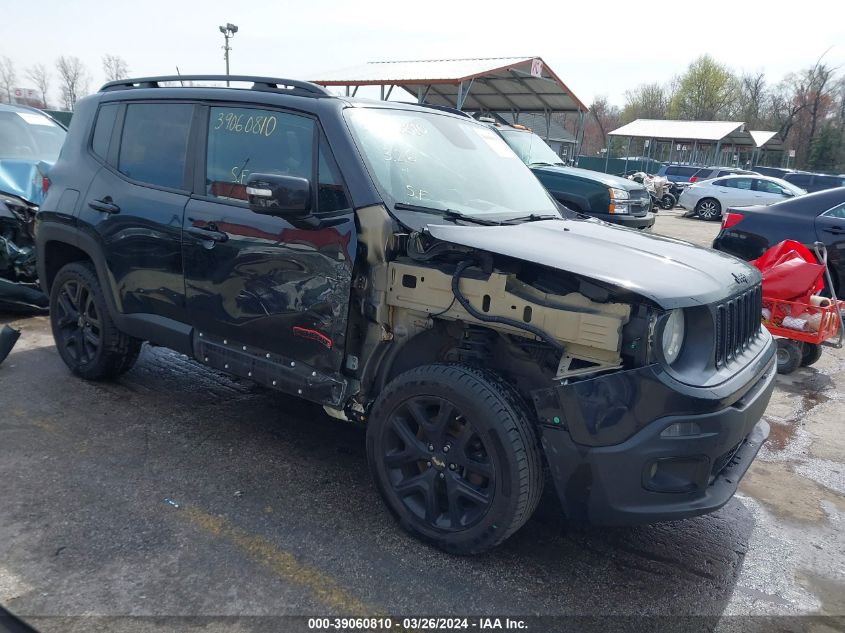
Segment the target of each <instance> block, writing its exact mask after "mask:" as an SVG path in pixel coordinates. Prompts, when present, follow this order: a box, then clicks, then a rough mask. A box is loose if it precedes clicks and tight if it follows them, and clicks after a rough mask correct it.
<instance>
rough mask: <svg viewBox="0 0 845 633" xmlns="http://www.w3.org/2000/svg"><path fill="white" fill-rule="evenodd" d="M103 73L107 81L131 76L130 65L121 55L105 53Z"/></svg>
mask: <svg viewBox="0 0 845 633" xmlns="http://www.w3.org/2000/svg"><path fill="white" fill-rule="evenodd" d="M103 73H105V75H106V81H116V80H118V79H126V78H127V77H128V76H129V65H128V64H127V63H126V60H125V59H123V58H122V57H121V56H120V55H103Z"/></svg>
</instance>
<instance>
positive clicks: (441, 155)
mask: <svg viewBox="0 0 845 633" xmlns="http://www.w3.org/2000/svg"><path fill="white" fill-rule="evenodd" d="M345 116H346V117H347V120H348V122H349V125H350V128H351V130H352V134H353V136H354V137H355V141H356V143H357V144H358V148H359V149H360V151H361V153H362V154H363V156H364V159H365V161H366V163H367V166H368V168H369V170H370V173H371V175H372V176H373V179H374V180H375V181H376V183H377V185H378V186H379V187H380V189H381V190H382V193H383V194H385V195H386V197H387V198H388V202H391V203H393V204H397V203H404V204H409V205H417V206H420V207H429V208H432V209H437V210H445V209H451V210H452V211H456V212H458V213H461V214H467V215H473V214H474V215H514V214H517V215H520V216H523V215H526V214H532V213H536V214H553V215H556V216H559V213H558V211H557V206H556V205H555V203H554V201H553V200H552V199H551V197H550V196H549V194H548V193H547V192H546V190H545V189H544V188H543V186H542V185H541V184H540V182H539V181H538V180H537V178H535V177H534V174H532V173H531V171H530V170H528V169H527V168H526V167H525V165H523V164H522V163H521V162H519V159H518V158H517V156H516V155H515V154H514V153H513V152H512V151H511V150H510V148H508V146H507V144H506V143H505V142H504V141H503V140H502V139H501V138H500V137H499V136H498V135H497V134H496V133H495V132H494V131H493V130H491V129H490V128H488V127H486V126H484V125H481V124H479V123H475V122H473V121H471V120H469V119H467V120H465V121H464V120H461V119H458V118H455V117H452V116H445V115H442V114H437V113H434V112H431V113H429V112H421V111H418V110H389V109H385V108H348V109H347V110H346V111H345Z"/></svg>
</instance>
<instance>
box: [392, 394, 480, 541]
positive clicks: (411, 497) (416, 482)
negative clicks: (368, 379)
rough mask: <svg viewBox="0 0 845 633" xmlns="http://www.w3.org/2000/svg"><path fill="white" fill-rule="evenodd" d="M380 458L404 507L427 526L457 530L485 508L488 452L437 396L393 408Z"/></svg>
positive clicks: (456, 411) (461, 417) (473, 430)
mask: <svg viewBox="0 0 845 633" xmlns="http://www.w3.org/2000/svg"><path fill="white" fill-rule="evenodd" d="M388 429H389V431H388V437H387V438H386V441H385V443H384V444H383V455H382V458H383V460H384V463H385V465H386V468H387V476H388V479H389V481H390V485H391V487H392V488H393V491H394V492H395V493H396V495H397V496H398V497H399V498H400V499H401V500H402V503H403V504H404V505H405V507H406V508H407V509H408V511H410V512H411V513H413V514H414V515H415V516H417V517H418V518H419V519H421V520H423V521H425V522H426V523H428V524H429V525H431V526H434V527H437V528H439V529H441V530H462V529H466V528H468V527H470V526H472V525H475V524H476V523H477V522H478V521H479V519H481V518H482V517H483V516H484V514H485V513H486V512H487V510H488V509H489V507H490V503H491V502H492V500H493V492H494V490H495V488H496V477H495V471H494V468H493V463H492V460H491V457H490V455H491V451H490V448H489V447H488V446H486V445H485V443H484V440H483V439H482V438H481V437H480V436H479V434H478V431H477V429H476V428H475V427H474V426H473V424H472V422H470V421H469V420H467V419H466V418H465V417H464V415H463V414H462V413H461V411H460V410H459V409H458V408H456V407H455V406H454V405H453V404H452V403H451V402H449V401H448V400H445V399H443V398H436V397H426V396H417V397H412V398H409V399H408V400H406V401H405V402H404V403H402V404H401V405H400V406H399V407H397V408H396V409H394V411H393V412H392V414H391V415H390V419H389V426H388Z"/></svg>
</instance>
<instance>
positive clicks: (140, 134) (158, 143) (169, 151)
mask: <svg viewBox="0 0 845 633" xmlns="http://www.w3.org/2000/svg"><path fill="white" fill-rule="evenodd" d="M193 109H194V107H193V106H192V105H189V104H186V103H131V104H129V105H128V106H127V108H126V119H125V120H124V123H123V135H122V137H121V141H120V158H119V160H118V164H117V169H118V171H120V172H121V173H122V174H126V175H127V176H129V177H130V178H132V179H133V180H139V181H141V182H145V183H149V184H151V185H157V186H159V187H169V188H171V189H182V188H183V186H184V180H185V154H186V151H187V148H188V133H189V131H190V129H191V115H192V114H193Z"/></svg>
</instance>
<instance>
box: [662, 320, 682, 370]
mask: <svg viewBox="0 0 845 633" xmlns="http://www.w3.org/2000/svg"><path fill="white" fill-rule="evenodd" d="M683 344H684V311H683V310H680V309H678V310H672V312H670V313H669V318H668V319H666V323H665V324H664V326H663V357H664V358H665V359H666V362H667V363H669V364H670V365H671V364H672V363H674V362H675V359H676V358H678V354H680V353H681V346H682V345H683Z"/></svg>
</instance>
